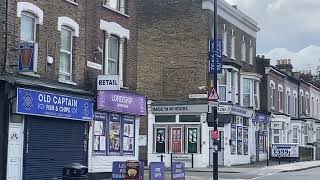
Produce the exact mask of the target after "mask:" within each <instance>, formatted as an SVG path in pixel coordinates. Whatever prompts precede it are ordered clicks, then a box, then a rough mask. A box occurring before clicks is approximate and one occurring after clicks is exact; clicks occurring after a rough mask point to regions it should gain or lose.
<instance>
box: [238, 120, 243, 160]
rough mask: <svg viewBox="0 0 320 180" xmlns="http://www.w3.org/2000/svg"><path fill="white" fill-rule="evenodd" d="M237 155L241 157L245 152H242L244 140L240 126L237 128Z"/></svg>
mask: <svg viewBox="0 0 320 180" xmlns="http://www.w3.org/2000/svg"><path fill="white" fill-rule="evenodd" d="M237 140H238V141H237V154H238V155H241V154H243V152H242V148H243V147H242V145H243V144H242V141H243V139H242V127H240V126H238V127H237Z"/></svg>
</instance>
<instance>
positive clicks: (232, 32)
mask: <svg viewBox="0 0 320 180" xmlns="http://www.w3.org/2000/svg"><path fill="white" fill-rule="evenodd" d="M235 46H236V37H235V35H234V31H233V29H232V30H231V59H235V54H236V47H235Z"/></svg>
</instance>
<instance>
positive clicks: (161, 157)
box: [160, 154, 163, 162]
mask: <svg viewBox="0 0 320 180" xmlns="http://www.w3.org/2000/svg"><path fill="white" fill-rule="evenodd" d="M160 159H161V162H163V155H162V154H161V156H160Z"/></svg>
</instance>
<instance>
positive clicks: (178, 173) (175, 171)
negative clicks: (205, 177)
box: [171, 162, 186, 180]
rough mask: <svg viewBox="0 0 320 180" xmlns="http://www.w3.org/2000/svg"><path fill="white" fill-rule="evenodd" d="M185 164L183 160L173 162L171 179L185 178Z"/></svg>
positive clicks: (182, 179)
mask: <svg viewBox="0 0 320 180" xmlns="http://www.w3.org/2000/svg"><path fill="white" fill-rule="evenodd" d="M185 177H186V174H185V164H184V163H182V162H172V167H171V179H172V180H185Z"/></svg>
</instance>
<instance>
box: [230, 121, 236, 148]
mask: <svg viewBox="0 0 320 180" xmlns="http://www.w3.org/2000/svg"><path fill="white" fill-rule="evenodd" d="M236 131H237V126H236V125H235V124H231V154H236V152H237V133H236Z"/></svg>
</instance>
